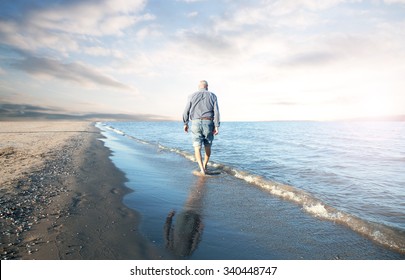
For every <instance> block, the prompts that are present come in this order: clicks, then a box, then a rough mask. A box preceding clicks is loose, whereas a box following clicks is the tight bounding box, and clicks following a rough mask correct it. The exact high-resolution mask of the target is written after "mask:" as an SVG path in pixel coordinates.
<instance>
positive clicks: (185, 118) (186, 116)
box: [183, 98, 191, 133]
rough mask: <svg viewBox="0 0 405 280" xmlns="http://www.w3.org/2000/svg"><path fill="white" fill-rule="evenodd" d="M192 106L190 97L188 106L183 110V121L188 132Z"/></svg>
mask: <svg viewBox="0 0 405 280" xmlns="http://www.w3.org/2000/svg"><path fill="white" fill-rule="evenodd" d="M190 108H191V100H190V98H189V99H188V100H187V104H186V108H185V109H184V112H183V123H184V131H185V132H186V133H188V121H189V119H190Z"/></svg>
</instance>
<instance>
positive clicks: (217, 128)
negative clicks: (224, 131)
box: [214, 126, 219, 135]
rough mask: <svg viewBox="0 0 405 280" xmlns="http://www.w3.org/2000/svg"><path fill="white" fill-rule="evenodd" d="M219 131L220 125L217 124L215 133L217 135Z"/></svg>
mask: <svg viewBox="0 0 405 280" xmlns="http://www.w3.org/2000/svg"><path fill="white" fill-rule="evenodd" d="M218 133H219V127H218V126H216V127H215V128H214V135H217V134H218Z"/></svg>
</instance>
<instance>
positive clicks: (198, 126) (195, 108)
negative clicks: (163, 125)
mask: <svg viewBox="0 0 405 280" xmlns="http://www.w3.org/2000/svg"><path fill="white" fill-rule="evenodd" d="M189 120H191V123H192V126H191V133H192V138H193V146H194V154H195V158H196V160H197V163H198V165H199V167H200V171H201V174H202V175H205V170H206V168H207V163H208V160H209V159H210V156H211V145H212V140H214V135H217V134H218V132H219V125H220V121H219V109H218V101H217V96H216V95H215V94H214V93H212V92H210V91H208V83H207V81H201V82H200V84H199V86H198V91H197V92H195V93H193V94H192V95H190V96H189V98H188V101H187V105H186V108H185V109H184V113H183V122H184V131H185V132H188V121H189ZM203 144H204V148H205V157H204V162H203V161H202V158H201V146H202V145H203Z"/></svg>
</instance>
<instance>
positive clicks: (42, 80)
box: [0, 0, 405, 121]
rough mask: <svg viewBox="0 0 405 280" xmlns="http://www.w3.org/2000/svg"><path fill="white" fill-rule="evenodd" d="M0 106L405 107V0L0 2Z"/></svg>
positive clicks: (124, 109)
mask: <svg viewBox="0 0 405 280" xmlns="http://www.w3.org/2000/svg"><path fill="white" fill-rule="evenodd" d="M0 42H1V44H0V103H3V104H7V103H8V104H24V105H33V106H39V107H44V108H48V109H51V110H55V111H60V112H68V113H77V114H81V113H123V114H151V115H157V116H162V117H163V118H167V119H173V120H180V119H181V114H182V111H183V108H184V106H185V103H186V98H187V96H188V95H190V94H191V93H192V92H194V91H195V90H196V88H197V85H198V82H199V80H201V79H206V80H208V82H209V89H210V90H212V91H213V92H215V93H216V94H217V96H218V99H219V105H220V110H221V115H222V120H223V121H243V120H245V121H260V120H307V119H313V120H333V119H342V118H356V117H364V116H385V115H398V114H405V106H404V104H405V78H404V77H405V0H374V1H361V0H323V1H321V0H302V1H292V0H283V1H239V0H236V1H229V0H219V1H208V0H207V1H204V0H200V1H198V0H172V1H169V0H167V1H163V0H155V1H152V0H151V1H146V0H145V1H143V0H99V1H94V0H80V1H79V0H58V1H56V0H54V1H49V0H48V1H47V0H42V1H32V0H31V1H28V0H26V1H22V0H13V1H1V2H0Z"/></svg>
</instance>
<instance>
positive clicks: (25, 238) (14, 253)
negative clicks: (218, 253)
mask: <svg viewBox="0 0 405 280" xmlns="http://www.w3.org/2000/svg"><path fill="white" fill-rule="evenodd" d="M101 137H102V135H101V134H100V133H99V130H98V129H97V128H95V127H94V126H93V125H92V124H91V123H89V122H76V121H43V122H0V166H1V169H0V203H1V204H0V205H1V206H0V226H1V241H0V243H1V244H0V254H1V259H3V260H4V259H46V260H49V259H91V260H95V259H107V260H113V259H156V258H160V256H159V253H158V252H157V251H156V250H155V249H154V247H153V246H152V245H150V244H149V243H148V242H147V241H146V240H145V239H144V238H143V237H142V236H141V235H140V234H139V233H138V231H137V220H138V215H137V213H136V212H134V211H132V210H131V209H129V208H127V207H125V206H124V205H123V203H122V197H123V195H125V193H127V192H128V189H126V188H125V186H124V182H125V176H124V174H123V173H122V172H120V171H119V170H118V169H117V168H116V167H115V166H114V165H113V163H112V162H111V160H110V159H109V155H110V151H109V150H108V149H107V148H106V147H104V144H103V142H102V141H100V140H99V138H101Z"/></svg>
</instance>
